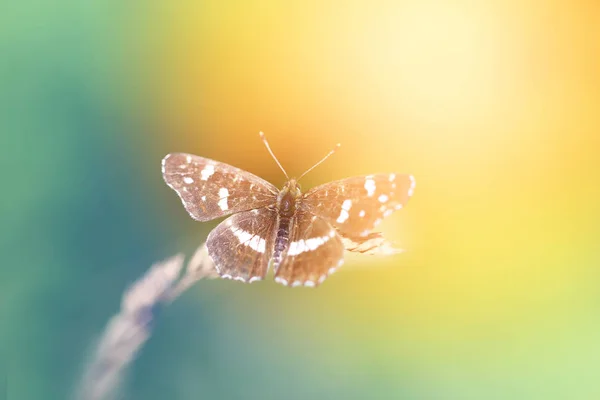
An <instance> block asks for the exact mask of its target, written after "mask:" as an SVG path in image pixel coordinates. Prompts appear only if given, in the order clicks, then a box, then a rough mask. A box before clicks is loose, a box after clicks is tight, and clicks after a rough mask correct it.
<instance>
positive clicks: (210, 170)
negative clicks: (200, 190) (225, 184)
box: [200, 164, 215, 181]
mask: <svg viewBox="0 0 600 400" xmlns="http://www.w3.org/2000/svg"><path fill="white" fill-rule="evenodd" d="M214 173H215V166H214V165H212V164H208V165H207V166H206V167H204V169H203V170H202V171H200V175H202V177H201V178H200V179H202V180H203V181H207V180H208V178H210V177H211V176H213V174H214Z"/></svg>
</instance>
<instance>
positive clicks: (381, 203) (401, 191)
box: [300, 174, 415, 253]
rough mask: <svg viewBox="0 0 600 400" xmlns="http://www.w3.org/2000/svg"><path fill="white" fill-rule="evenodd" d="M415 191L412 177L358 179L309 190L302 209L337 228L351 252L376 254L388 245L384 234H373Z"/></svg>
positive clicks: (357, 177) (369, 177)
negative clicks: (384, 219) (376, 250)
mask: <svg viewBox="0 0 600 400" xmlns="http://www.w3.org/2000/svg"><path fill="white" fill-rule="evenodd" d="M414 188H415V179H414V178H413V176H412V175H400V174H376V175H367V176H356V177H352V178H347V179H342V180H339V181H334V182H330V183H326V184H324V185H320V186H317V187H315V188H313V189H311V190H309V191H308V192H306V193H305V194H304V196H303V198H302V201H301V206H300V207H301V208H302V209H304V210H306V211H308V212H310V213H313V214H315V215H317V216H319V217H321V218H323V219H325V220H326V221H327V222H328V223H330V224H331V225H333V226H334V227H335V228H336V229H337V230H338V231H339V233H340V234H341V235H342V237H343V239H344V245H345V247H346V249H347V250H350V251H358V252H363V253H364V252H373V250H375V249H377V248H379V247H381V246H383V245H384V244H385V243H386V242H385V240H384V239H383V237H382V236H381V234H380V233H372V232H371V231H372V230H373V228H375V227H376V226H377V225H378V224H379V223H380V222H381V221H382V220H383V218H385V217H388V216H389V215H390V214H392V213H393V212H394V211H396V210H399V209H401V208H402V207H403V206H404V205H405V204H406V202H407V201H408V199H409V198H410V197H411V196H412V194H413V192H414Z"/></svg>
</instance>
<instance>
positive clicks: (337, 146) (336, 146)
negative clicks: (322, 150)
mask: <svg viewBox="0 0 600 400" xmlns="http://www.w3.org/2000/svg"><path fill="white" fill-rule="evenodd" d="M340 147H341V144H340V143H338V144H336V145H335V147H334V148H333V150H331V151H330V152H329V153H327V155H326V156H325V157H323V158H321V161H319V162H318V163H316V164H315V165H313V166H312V167H310V168H309V169H308V170H306V171H305V172H304V173H303V174H302V175H300V178H298V180H300V179H302V177H303V176H304V175H306V174H308V173H309V172H310V171H312V170H313V169H315V168H317V167H318V166H319V165H321V163H322V162H323V161H325V160H327V159H328V158H329V156H331V155H332V154H333V153H335V151H336V150H337V149H339V148H340Z"/></svg>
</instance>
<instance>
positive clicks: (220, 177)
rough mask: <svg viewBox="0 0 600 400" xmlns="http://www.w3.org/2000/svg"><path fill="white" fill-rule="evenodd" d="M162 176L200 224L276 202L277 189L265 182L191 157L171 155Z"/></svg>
mask: <svg viewBox="0 0 600 400" xmlns="http://www.w3.org/2000/svg"><path fill="white" fill-rule="evenodd" d="M162 173H163V178H164V180H165V182H166V183H167V185H169V187H171V189H173V190H175V192H177V194H178V195H179V197H180V198H181V202H182V203H183V205H184V207H185V209H186V210H187V212H188V213H189V214H190V216H191V217H192V218H194V219H195V220H197V221H210V220H211V219H215V218H219V217H224V216H226V215H229V214H233V213H237V212H240V211H246V210H252V209H255V208H261V207H265V206H267V205H271V204H274V203H275V202H276V201H277V193H278V190H277V188H276V187H275V186H273V185H272V184H270V183H269V182H267V181H265V180H264V179H262V178H259V177H258V176H256V175H254V174H251V173H250V172H247V171H244V170H242V169H239V168H236V167H233V166H231V165H229V164H225V163H222V162H218V161H214V160H210V159H208V158H204V157H199V156H195V155H192V154H185V153H171V154H168V155H167V156H166V157H165V158H164V159H163V160H162Z"/></svg>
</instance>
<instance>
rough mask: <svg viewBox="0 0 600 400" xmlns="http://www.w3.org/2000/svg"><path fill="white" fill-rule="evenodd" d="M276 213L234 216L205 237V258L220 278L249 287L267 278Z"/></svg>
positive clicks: (259, 211) (268, 210)
mask: <svg viewBox="0 0 600 400" xmlns="http://www.w3.org/2000/svg"><path fill="white" fill-rule="evenodd" d="M276 223H277V211H276V210H275V209H272V208H270V207H263V208H259V209H256V210H251V211H244V212H241V213H238V214H234V215H232V216H231V217H229V218H227V219H226V220H225V221H223V222H221V223H220V224H219V225H217V227H216V228H215V229H213V230H212V231H211V232H210V233H209V234H208V239H207V240H206V247H207V248H208V255H209V256H210V258H211V259H212V260H213V262H214V263H215V268H216V270H217V272H218V273H219V275H220V276H221V277H222V278H228V279H235V280H239V281H242V282H248V283H252V282H254V281H257V280H261V279H263V278H264V277H265V275H266V274H267V270H268V267H269V261H270V259H271V255H272V254H273V247H274V243H275V234H276V226H275V225H276Z"/></svg>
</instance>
